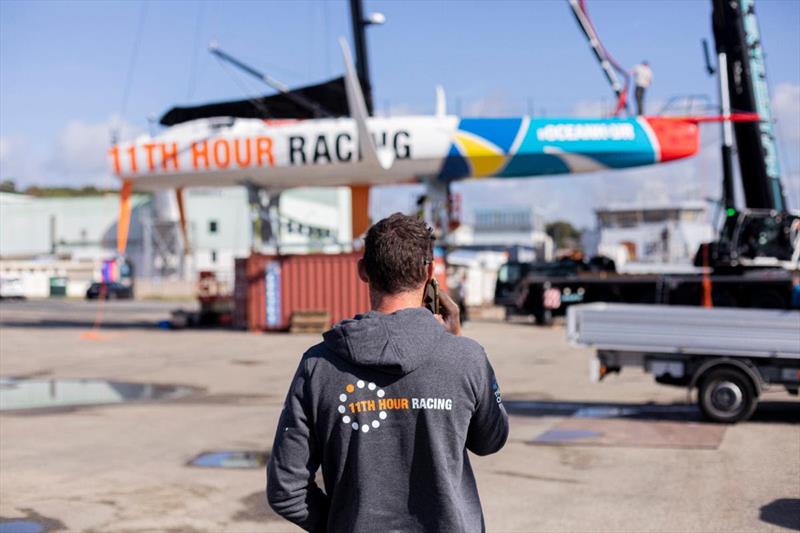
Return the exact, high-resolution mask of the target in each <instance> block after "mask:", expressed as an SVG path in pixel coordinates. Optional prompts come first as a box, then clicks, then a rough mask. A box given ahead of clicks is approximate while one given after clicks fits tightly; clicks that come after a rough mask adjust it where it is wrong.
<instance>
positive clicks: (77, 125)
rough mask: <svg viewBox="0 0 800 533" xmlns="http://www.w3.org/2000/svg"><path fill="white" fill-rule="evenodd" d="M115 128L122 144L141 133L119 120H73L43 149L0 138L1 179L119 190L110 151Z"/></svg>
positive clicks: (24, 183) (22, 140) (21, 184)
mask: <svg viewBox="0 0 800 533" xmlns="http://www.w3.org/2000/svg"><path fill="white" fill-rule="evenodd" d="M112 128H115V129H117V131H119V140H120V141H123V140H130V139H132V138H134V137H135V136H136V135H138V134H139V133H141V131H140V130H139V129H137V128H135V127H133V126H132V125H130V124H128V123H127V122H125V121H123V120H120V119H119V118H118V117H116V116H112V117H110V118H109V119H108V120H106V121H103V122H85V121H82V120H73V121H71V122H70V123H69V124H67V125H66V127H64V129H63V130H61V132H59V134H58V136H57V137H56V139H55V141H54V142H53V144H51V145H50V146H39V145H37V144H35V143H31V142H29V141H28V139H26V138H23V137H8V136H6V137H2V138H0V179H13V180H14V181H15V182H16V183H17V185H18V186H19V187H26V186H29V185H70V186H75V187H80V186H83V185H99V186H103V187H115V186H116V185H117V181H116V179H115V178H113V177H111V172H110V168H109V166H108V161H107V156H106V151H107V150H108V147H109V146H110V144H111V131H112Z"/></svg>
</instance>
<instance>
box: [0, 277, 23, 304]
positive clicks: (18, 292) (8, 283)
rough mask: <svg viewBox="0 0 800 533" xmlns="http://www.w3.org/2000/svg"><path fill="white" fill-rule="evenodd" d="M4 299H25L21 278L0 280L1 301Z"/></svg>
mask: <svg viewBox="0 0 800 533" xmlns="http://www.w3.org/2000/svg"><path fill="white" fill-rule="evenodd" d="M2 298H7V299H9V300H23V299H25V291H24V290H23V287H22V280H21V279H19V278H0V299H2Z"/></svg>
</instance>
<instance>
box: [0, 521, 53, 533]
mask: <svg viewBox="0 0 800 533" xmlns="http://www.w3.org/2000/svg"><path fill="white" fill-rule="evenodd" d="M42 531H44V526H43V525H42V524H40V523H39V522H34V521H32V520H9V521H7V522H0V533H42Z"/></svg>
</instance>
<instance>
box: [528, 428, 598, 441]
mask: <svg viewBox="0 0 800 533" xmlns="http://www.w3.org/2000/svg"><path fill="white" fill-rule="evenodd" d="M602 435H603V434H602V433H598V432H597V431H589V430H584V429H551V430H549V431H545V432H544V433H542V434H541V435H539V436H538V437H536V438H535V439H533V442H534V443H536V444H561V443H564V442H572V441H576V440H580V439H589V438H592V437H600V436H602Z"/></svg>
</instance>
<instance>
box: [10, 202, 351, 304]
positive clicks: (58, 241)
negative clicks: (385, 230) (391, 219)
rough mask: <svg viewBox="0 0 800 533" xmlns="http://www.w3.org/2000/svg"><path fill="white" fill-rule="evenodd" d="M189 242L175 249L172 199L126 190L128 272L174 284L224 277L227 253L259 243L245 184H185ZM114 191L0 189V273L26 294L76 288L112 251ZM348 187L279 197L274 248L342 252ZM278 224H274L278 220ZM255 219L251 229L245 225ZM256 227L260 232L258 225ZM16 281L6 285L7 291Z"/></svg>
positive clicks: (75, 291)
mask: <svg viewBox="0 0 800 533" xmlns="http://www.w3.org/2000/svg"><path fill="white" fill-rule="evenodd" d="M185 198H186V200H185V210H186V233H187V236H188V241H189V242H188V250H186V253H184V243H183V239H182V237H181V229H180V225H179V222H178V220H179V217H178V211H177V206H176V205H175V202H174V200H172V198H171V197H170V196H169V195H168V193H156V194H153V195H151V194H134V196H133V198H132V217H131V229H130V239H129V246H128V249H127V252H126V256H127V258H128V259H129V261H130V263H131V266H132V269H133V277H134V278H136V279H137V281H141V282H142V284H143V286H147V284H148V283H152V282H157V283H159V289H161V290H167V291H168V287H166V286H165V282H170V283H172V284H179V285H180V284H181V283H182V284H183V285H182V287H183V289H182V290H183V292H189V291H191V290H192V287H193V285H194V282H195V280H196V275H197V272H199V271H201V270H208V271H212V272H214V273H215V274H216V276H217V277H218V278H219V279H221V280H225V281H232V280H233V268H234V259H235V258H236V257H245V256H247V255H248V254H249V253H250V251H251V249H253V248H254V247H261V248H263V245H262V241H261V239H260V237H261V235H259V231H258V230H259V229H262V230H263V229H264V224H255V225H254V224H253V220H254V219H258V207H255V206H253V205H252V203H251V201H250V200H251V199H250V198H249V197H248V191H247V190H246V189H245V188H244V187H234V188H224V189H222V188H220V189H217V188H194V189H188V190H187V191H186V192H185ZM118 209H119V198H118V196H117V195H116V194H106V195H98V196H79V197H35V196H30V195H25V194H16V193H0V277H2V278H3V279H5V280H6V283H8V280H15V281H14V284H15V287H22V289H21V290H22V292H23V294H24V295H25V296H29V297H44V296H48V295H49V294H50V293H51V291H52V289H50V285H51V280H52V279H54V278H60V279H61V280H62V281H59V283H66V287H67V288H66V291H65V293H66V294H67V295H69V296H81V295H83V293H84V292H85V291H86V288H87V286H88V285H89V283H91V281H92V280H98V279H99V278H100V276H101V269H102V264H103V261H105V260H108V259H111V258H113V257H114V256H115V254H116V225H117V217H118ZM349 213H350V191H349V190H348V189H347V188H327V189H293V190H291V191H287V192H285V193H284V194H283V195H281V201H280V204H279V207H278V209H277V213H275V216H274V217H273V219H274V221H275V222H276V223H275V227H277V228H279V230H278V241H279V242H280V243H281V251H282V252H293V253H308V252H314V251H318V252H341V251H345V250H348V249H349V248H350V245H351V229H350V217H349ZM278 222H279V223H278ZM254 226H255V228H256V229H255V230H254ZM261 233H262V234H263V233H264V231H261ZM17 290H18V289H16V288H15V291H17Z"/></svg>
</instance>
